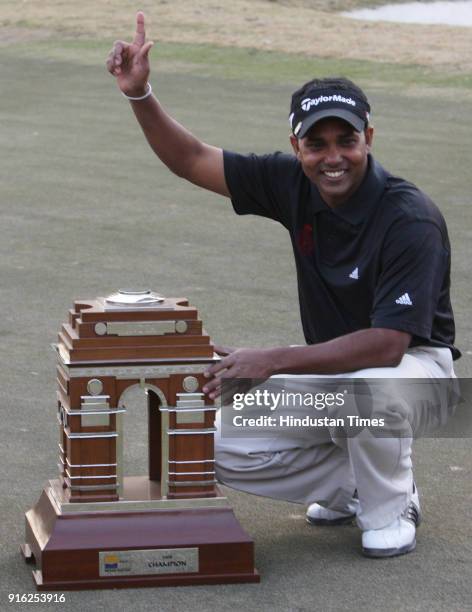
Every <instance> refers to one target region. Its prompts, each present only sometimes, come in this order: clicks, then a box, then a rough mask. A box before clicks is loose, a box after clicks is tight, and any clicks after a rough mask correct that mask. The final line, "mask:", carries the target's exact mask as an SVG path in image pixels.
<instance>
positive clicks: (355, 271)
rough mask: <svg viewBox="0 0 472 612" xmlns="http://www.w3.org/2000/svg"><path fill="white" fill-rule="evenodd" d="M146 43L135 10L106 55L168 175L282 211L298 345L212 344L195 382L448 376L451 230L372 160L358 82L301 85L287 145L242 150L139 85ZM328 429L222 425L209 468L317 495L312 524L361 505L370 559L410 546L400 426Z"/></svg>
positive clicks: (311, 497) (257, 488)
mask: <svg viewBox="0 0 472 612" xmlns="http://www.w3.org/2000/svg"><path fill="white" fill-rule="evenodd" d="M152 44H153V43H151V42H146V39H145V29H144V15H143V14H142V13H138V14H137V29H136V35H135V38H134V41H133V42H132V43H125V42H122V41H117V42H116V43H115V44H114V47H113V49H112V51H111V52H110V55H109V57H108V61H107V67H108V70H109V71H110V72H111V74H113V75H114V76H115V77H116V80H117V83H118V86H119V88H120V89H121V91H122V93H123V94H124V95H125V96H126V97H127V98H128V99H129V100H130V103H131V105H132V108H133V111H134V113H135V115H136V117H137V119H138V121H139V123H140V125H141V127H142V129H143V131H144V134H145V136H146V138H147V140H148V142H149V144H150V146H151V147H152V149H153V150H154V152H155V153H156V154H157V155H158V157H159V158H160V159H161V160H162V161H163V162H164V164H166V166H167V167H168V168H169V169H170V170H171V171H172V172H174V173H175V174H177V175H178V176H180V177H182V178H185V179H187V180H189V181H191V182H192V183H194V184H196V185H199V186H200V187H203V188H205V189H209V190H211V191H213V192H216V193H218V194H221V195H222V196H226V197H229V198H231V199H232V203H233V206H234V208H235V211H236V212H237V213H238V214H257V215H262V216H265V217H268V218H271V219H275V220H277V221H279V222H280V223H282V224H283V225H284V226H285V227H286V229H287V230H288V231H289V233H290V237H291V240H292V244H293V250H294V255H295V261H296V265H297V275H298V287H299V301H300V311H301V319H302V324H303V330H304V334H305V338H306V341H307V345H306V346H298V347H277V348H270V349H239V350H227V351H222V354H223V355H224V356H223V358H222V360H221V362H220V363H218V364H215V365H214V366H212V367H211V368H209V371H208V372H207V377H208V382H207V384H206V385H205V387H204V389H203V390H204V392H205V393H208V394H209V396H210V397H211V398H214V397H216V396H217V395H218V394H219V393H220V390H221V377H222V374H223V373H224V374H225V377H229V378H252V379H267V378H269V377H274V375H281V374H283V375H284V377H285V378H283V379H282V380H283V384H285V383H287V384H289V385H290V384H291V385H293V384H295V385H296V377H295V378H293V377H292V378H290V375H301V374H304V375H309V376H311V377H315V378H316V377H317V376H320V375H324V377H326V376H339V375H343V376H347V377H352V378H357V377H360V378H363V379H368V378H379V377H380V378H391V379H395V378H397V379H398V378H416V377H419V378H431V379H436V378H442V377H444V378H447V377H452V376H454V372H453V367H452V359H453V357H454V358H457V357H459V356H460V353H459V351H458V350H457V349H456V348H455V347H454V345H453V342H454V321H453V315H452V309H451V304H450V299H449V271H450V248H449V241H448V236H447V230H446V226H445V223H444V220H443V218H442V216H441V214H440V212H439V211H438V209H437V208H436V207H435V205H434V204H433V203H432V202H431V201H430V200H429V199H428V198H427V196H425V195H424V194H423V193H422V192H420V191H419V190H418V189H417V188H416V187H415V186H414V185H411V184H410V183H407V182H406V181H403V180H402V179H399V178H395V177H392V176H391V175H390V174H388V173H387V172H386V171H385V170H384V169H383V168H382V167H381V166H380V164H378V163H377V162H376V161H375V160H374V159H373V158H372V157H371V155H370V151H371V147H372V142H373V134H374V132H373V128H372V127H371V126H370V124H369V113H370V105H369V102H368V100H367V98H366V96H365V94H364V93H363V92H362V90H361V89H360V88H359V87H357V86H356V85H355V84H353V83H352V82H350V81H348V80H347V79H320V80H314V81H310V82H309V83H307V84H305V85H304V86H303V87H302V88H301V89H299V90H298V91H296V92H295V93H294V94H293V97H292V104H291V112H290V125H291V129H292V134H291V136H290V142H291V146H292V148H293V153H294V155H285V154H282V153H276V154H273V155H267V156H255V155H251V156H241V155H237V154H235V153H231V152H228V151H223V150H222V149H220V148H217V147H214V146H210V145H208V144H205V143H203V142H201V141H199V140H198V139H197V138H195V137H194V136H193V135H192V134H190V132H188V131H187V130H186V129H185V128H184V127H182V126H181V125H179V124H178V123H177V122H176V121H174V120H173V119H172V118H171V117H170V116H169V115H168V114H167V113H166V112H165V111H164V109H163V108H162V106H161V105H160V104H159V102H158V100H157V99H156V98H155V97H154V96H153V95H152V89H151V85H150V83H149V81H148V77H149V60H148V54H149V50H150V49H151V47H152ZM271 380H277V379H276V378H273V379H271ZM394 404H395V403H394ZM383 409H384V411H385V413H386V414H387V413H388V415H389V416H390V417H392V414H393V415H394V418H397V417H398V415H399V414H402V415H403V416H404V415H405V414H406V413H408V409H409V407H408V406H407V405H406V404H405V402H404V401H403V400H402V399H401V398H400V399H399V400H398V402H397V403H396V404H395V405H393V406H392V405H391V404H388V402H387V403H386V404H385V406H384V408H383ZM402 411H403V412H402ZM405 411H406V412H405ZM410 416H411V415H410ZM324 434H325V438H324V439H322V440H313V443H312V444H311V445H306V444H305V445H303V444H301V445H300V444H298V443H297V442H296V441H293V440H290V439H284V440H281V439H278V440H277V442H276V443H275V444H274V441H273V440H272V441H269V442H266V443H265V446H264V444H263V445H262V446H261V440H246V441H241V442H240V443H235V441H234V440H225V439H224V438H222V437H221V436H220V437H218V438H217V441H216V443H217V446H216V458H217V475H218V477H219V479H220V480H221V481H222V482H224V483H226V484H228V485H230V486H234V487H235V488H240V489H242V490H246V491H250V492H253V493H259V494H264V495H269V496H271V497H276V498H280V499H287V500H291V501H297V502H307V503H309V502H313V501H316V502H319V503H313V504H311V505H310V507H309V508H308V512H307V519H308V521H309V522H310V523H312V524H315V525H336V524H341V523H345V522H348V521H352V519H353V518H354V517H355V516H357V523H358V525H359V526H360V527H361V529H362V530H363V534H362V547H363V552H364V554H366V555H368V556H371V557H389V556H395V555H399V554H404V553H407V552H410V551H411V550H413V549H414V547H415V544H416V539H415V532H416V526H417V524H418V523H419V519H420V507H419V500H418V493H417V490H416V488H415V485H414V482H413V474H412V466H411V457H410V455H411V441H412V440H411V437H401V436H398V437H392V438H384V437H375V436H372V435H369V434H366V435H359V436H352V437H348V438H346V439H344V440H340V439H339V438H337V437H336V434H334V433H333V432H331V431H329V430H326V431H325V432H324Z"/></svg>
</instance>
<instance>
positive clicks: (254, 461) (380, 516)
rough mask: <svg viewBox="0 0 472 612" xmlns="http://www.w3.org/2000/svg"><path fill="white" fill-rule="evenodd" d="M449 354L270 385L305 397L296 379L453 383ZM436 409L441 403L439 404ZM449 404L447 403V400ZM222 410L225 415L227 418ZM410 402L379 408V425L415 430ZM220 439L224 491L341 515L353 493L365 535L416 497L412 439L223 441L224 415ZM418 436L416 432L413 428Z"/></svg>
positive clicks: (422, 354)
mask: <svg viewBox="0 0 472 612" xmlns="http://www.w3.org/2000/svg"><path fill="white" fill-rule="evenodd" d="M454 377H455V374H454V370H453V362H452V356H451V352H450V351H449V349H438V348H432V347H424V346H422V347H416V348H413V349H410V350H408V351H407V352H406V353H405V355H404V357H403V359H402V361H401V363H400V364H399V365H398V366H397V367H390V368H369V369H364V370H359V371H356V372H350V373H346V374H339V375H336V376H326V375H323V376H316V375H310V376H306V375H303V376H298V377H297V376H277V377H272V378H271V379H270V381H271V383H273V384H274V383H275V385H279V387H280V388H282V387H283V388H285V389H290V388H291V389H295V388H297V389H298V390H300V388H299V386H297V384H298V383H297V379H298V381H301V384H303V381H307V379H316V378H322V379H325V380H328V379H334V378H345V379H347V378H353V379H355V378H362V379H373V378H382V379H389V380H390V379H391V380H394V379H399V378H400V379H409V378H424V379H439V378H454ZM435 401H437V398H435ZM444 401H446V400H444ZM224 409H225V407H224V406H223V407H222V409H221V410H224ZM410 410H411V406H409V405H408V402H405V401H403V400H402V398H401V397H396V398H395V401H394V402H392V401H385V402H382V401H380V402H377V405H376V407H375V416H376V417H380V418H382V417H385V418H386V419H387V422H389V423H393V424H394V423H395V421H397V422H401V423H402V427H403V426H404V424H405V422H407V420H406V419H408V418H409V422H414V420H415V418H416V415H414V414H411V413H410V414H409V411H410ZM216 424H217V429H218V431H217V434H216V435H215V458H216V477H217V478H218V480H219V481H220V482H222V483H223V484H225V485H227V486H229V487H232V488H235V489H239V490H242V491H246V492H248V493H253V494H256V495H263V496H266V497H271V498H274V499H282V500H286V501H291V502H296V503H303V504H309V503H312V502H318V503H320V504H321V505H323V506H325V507H327V508H331V509H332V510H338V511H343V510H345V508H346V505H347V503H348V502H349V501H350V500H351V498H352V496H353V494H354V492H355V491H356V490H357V495H358V497H359V502H360V511H359V513H358V516H357V522H358V525H359V527H360V528H361V529H364V530H365V529H379V528H381V527H384V526H385V525H388V524H389V523H391V522H392V521H393V520H394V519H395V518H397V517H398V516H400V514H401V513H402V512H403V510H404V509H405V508H406V507H407V505H408V503H409V501H410V498H411V493H412V489H413V471H412V461H411V447H412V441H413V433H412V435H405V434H403V435H398V436H396V435H393V436H391V437H378V436H374V435H372V433H371V432H370V431H369V430H368V429H365V430H363V431H362V432H361V433H360V434H359V435H355V436H352V437H351V436H343V437H340V436H338V435H336V431H335V430H333V429H330V428H329V427H326V428H323V427H322V428H319V429H318V428H317V431H316V432H315V433H314V434H313V433H312V432H309V433H308V436H304V437H303V438H302V439H301V438H300V437H297V436H291V435H290V434H284V435H283V436H282V437H281V435H280V434H278V435H274V437H273V438H271V437H264V438H262V437H261V438H249V437H248V438H229V437H228V438H225V436H224V435H223V436H222V435H221V415H220V414H218V415H217V422H216ZM413 429H414V426H413Z"/></svg>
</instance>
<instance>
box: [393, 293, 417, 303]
mask: <svg viewBox="0 0 472 612" xmlns="http://www.w3.org/2000/svg"><path fill="white" fill-rule="evenodd" d="M395 304H401V305H402V306H413V302H412V301H411V298H410V296H409V295H408V293H404V294H403V295H401V296H400V297H399V298H397V299H396V300H395Z"/></svg>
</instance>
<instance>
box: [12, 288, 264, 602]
mask: <svg viewBox="0 0 472 612" xmlns="http://www.w3.org/2000/svg"><path fill="white" fill-rule="evenodd" d="M55 348H56V351H57V361H58V363H57V406H58V421H59V444H58V447H59V478H58V479H56V480H51V481H50V482H49V485H48V486H47V487H46V488H45V489H44V490H43V492H42V495H41V497H40V499H39V501H38V503H37V504H36V505H35V506H34V507H33V508H32V509H31V510H29V511H28V512H27V513H26V537H25V544H24V545H23V546H22V551H23V554H24V557H25V559H26V560H27V561H31V562H34V563H35V566H36V567H35V569H34V570H33V577H34V580H35V582H36V585H37V588H38V589H40V590H66V589H89V588H107V587H110V588H116V587H142V586H159V585H175V586H177V585H184V584H216V583H230V582H258V581H259V575H258V573H257V571H256V570H255V569H254V543H253V541H252V540H251V539H250V537H249V536H248V535H247V534H246V533H245V532H244V531H243V529H242V528H241V526H240V525H239V523H238V521H237V520H236V518H235V516H234V514H233V512H232V510H231V508H230V507H229V505H228V502H227V499H226V498H225V497H223V496H222V495H221V493H220V491H219V489H218V487H217V485H216V480H215V456H214V432H215V427H214V420H215V412H216V406H215V404H214V402H213V401H212V400H210V399H209V398H208V397H205V396H204V394H203V393H202V391H201V389H202V387H203V385H204V382H205V378H204V376H203V373H204V371H205V370H206V368H207V367H208V366H209V365H210V364H211V363H214V362H215V361H216V360H217V359H219V357H218V356H217V355H216V354H215V353H214V350H213V345H212V344H211V341H210V337H209V336H208V335H207V334H206V332H205V330H204V329H203V326H202V321H201V320H200V319H199V318H198V312H197V310H196V308H194V307H192V306H190V305H189V303H188V301H187V300H186V299H184V298H162V297H160V296H158V295H156V294H155V293H153V292H152V291H125V290H120V291H119V292H118V293H116V294H114V295H111V296H109V297H108V298H97V299H95V300H80V301H77V302H75V303H74V308H73V309H72V310H71V311H70V313H69V321H68V323H65V324H64V325H63V326H62V329H61V331H60V333H59V341H58V343H57V345H55ZM135 386H139V387H141V388H142V389H144V390H145V391H146V393H147V397H148V433H149V473H148V475H144V476H137V477H132V476H128V477H127V476H124V475H123V447H124V446H125V445H126V431H125V428H124V426H123V417H124V415H125V413H126V403H125V395H126V392H127V390H129V389H130V388H131V387H135ZM126 418H127V419H130V418H133V415H132V414H128V415H127V416H126Z"/></svg>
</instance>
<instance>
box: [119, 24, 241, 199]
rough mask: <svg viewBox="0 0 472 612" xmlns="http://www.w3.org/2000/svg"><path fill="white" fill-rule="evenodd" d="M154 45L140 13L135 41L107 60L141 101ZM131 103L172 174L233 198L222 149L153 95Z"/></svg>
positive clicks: (125, 90)
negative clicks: (203, 139) (198, 134)
mask: <svg viewBox="0 0 472 612" xmlns="http://www.w3.org/2000/svg"><path fill="white" fill-rule="evenodd" d="M152 45H153V43H152V42H146V33H145V28H144V14H143V13H141V12H139V13H138V14H137V16H136V34H135V36H134V40H133V42H132V43H126V42H123V41H117V42H115V44H114V45H113V49H112V50H111V52H110V54H109V56H108V60H107V68H108V71H109V72H110V73H111V74H112V75H114V76H115V77H116V80H117V84H118V87H119V88H120V89H121V91H122V92H123V93H124V94H125V95H126V96H131V97H133V98H139V97H141V96H144V95H145V94H146V92H147V90H148V89H147V88H148V78H149V73H150V66H149V51H150V49H151V47H152ZM130 104H131V106H132V108H133V111H134V114H135V115H136V118H137V120H138V121H139V124H140V125H141V128H142V129H143V132H144V135H145V136H146V139H147V141H148V142H149V144H150V145H151V147H152V149H153V151H154V152H155V153H156V155H157V156H158V157H159V159H160V160H161V161H162V162H163V163H164V164H165V165H166V166H167V167H168V168H169V169H170V170H171V171H172V172H174V173H175V174H177V175H178V176H180V177H182V178H185V179H187V180H188V181H191V182H192V183H194V184H195V185H198V186H199V187H203V188H205V189H209V190H210V191H214V192H216V193H219V194H221V195H224V196H227V197H230V193H229V190H228V187H227V185H226V180H225V175H224V167H223V151H222V149H220V148H218V147H213V146H211V145H207V144H205V143H203V142H201V141H200V140H198V138H196V137H195V136H193V134H191V133H190V132H189V131H188V130H186V129H185V128H184V127H183V126H182V125H180V124H179V123H178V122H177V121H175V120H174V119H173V118H172V117H171V116H170V115H169V114H168V113H166V112H165V110H164V109H163V108H162V106H161V105H160V103H159V102H158V100H157V99H156V98H155V97H154V96H152V95H151V96H148V97H146V98H145V99H143V100H134V101H133V100H130Z"/></svg>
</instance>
